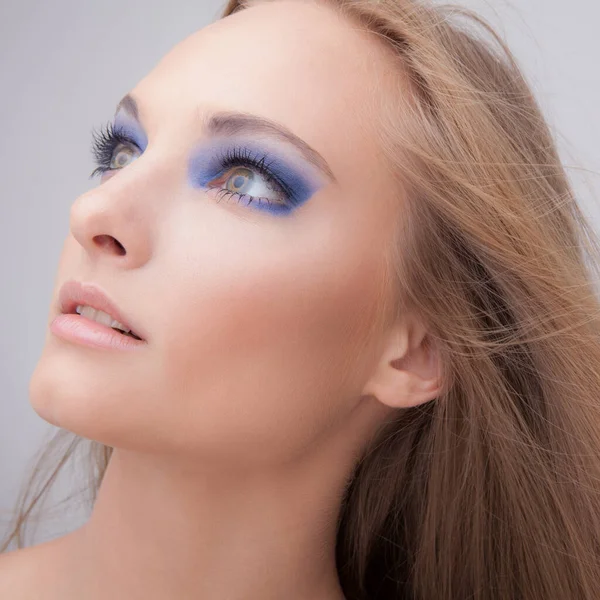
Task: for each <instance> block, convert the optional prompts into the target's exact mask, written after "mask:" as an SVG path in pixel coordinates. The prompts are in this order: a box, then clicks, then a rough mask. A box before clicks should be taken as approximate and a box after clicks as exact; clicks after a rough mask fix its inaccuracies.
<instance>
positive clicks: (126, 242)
mask: <svg viewBox="0 0 600 600" xmlns="http://www.w3.org/2000/svg"><path fill="white" fill-rule="evenodd" d="M117 175H118V177H117ZM126 175H127V174H125V173H118V174H112V175H108V176H107V175H105V176H104V180H103V181H102V183H101V184H99V185H98V186H97V187H96V188H94V189H92V190H90V191H88V192H86V193H84V194H82V195H81V196H79V197H78V198H77V199H76V200H75V202H74V203H73V205H72V206H71V211H70V217H69V224H70V230H71V233H72V235H73V237H74V238H75V239H76V240H77V241H78V242H79V244H80V245H81V246H82V248H83V249H84V250H85V251H86V252H87V254H88V255H89V256H90V258H91V259H92V260H95V261H100V260H111V261H113V262H114V261H116V262H118V263H119V265H120V266H121V267H122V268H128V269H133V268H138V267H140V266H142V265H143V264H144V263H146V262H147V261H148V260H149V258H150V256H151V252H152V223H151V212H152V211H151V210H150V207H149V206H148V204H149V203H150V202H148V203H146V205H145V206H144V202H143V200H144V197H145V195H144V190H143V189H140V185H139V179H138V180H137V182H138V183H137V184H136V183H135V178H134V177H130V178H128V177H126Z"/></svg>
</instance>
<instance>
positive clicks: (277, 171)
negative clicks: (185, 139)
mask: <svg viewBox="0 0 600 600" xmlns="http://www.w3.org/2000/svg"><path fill="white" fill-rule="evenodd" d="M233 149H236V150H241V151H242V153H248V154H250V155H251V156H252V157H253V158H255V159H256V160H261V159H262V158H263V157H264V166H265V167H267V170H268V171H269V172H270V173H271V174H272V175H273V176H274V178H275V180H279V181H280V182H281V183H282V184H283V186H282V187H284V189H285V191H286V192H287V194H288V196H289V199H288V200H287V202H286V205H281V204H275V203H273V204H268V203H266V202H264V201H262V202H261V203H260V204H259V203H258V202H254V201H253V202H252V204H251V206H252V207H255V208H257V209H259V210H266V211H269V212H273V213H277V214H282V213H290V212H291V211H293V210H294V209H296V208H298V207H299V206H300V205H302V204H304V202H306V201H307V200H308V199H309V198H310V197H311V196H313V194H314V193H315V192H317V191H318V190H319V188H320V187H321V186H322V181H321V180H320V178H318V177H317V176H316V175H315V174H313V173H312V172H311V169H309V168H308V167H302V166H301V165H300V164H298V165H297V166H296V165H294V162H297V161H293V160H291V159H284V158H281V157H280V156H278V155H277V153H276V152H274V151H273V149H272V147H269V145H267V144H261V143H260V142H257V141H256V140H248V139H244V140H240V139H237V138H224V139H219V140H212V141H209V142H207V143H205V144H202V145H201V146H200V147H199V148H197V149H196V150H195V151H194V152H193V153H192V156H191V157H190V161H189V170H188V178H189V179H188V180H189V183H190V185H191V186H192V187H205V186H207V184H208V183H210V182H211V181H212V180H214V179H216V178H217V177H218V176H219V175H221V173H223V171H224V166H223V159H224V156H226V154H227V152H228V150H233ZM248 168H251V169H252V168H253V169H255V168H256V167H253V166H252V165H248Z"/></svg>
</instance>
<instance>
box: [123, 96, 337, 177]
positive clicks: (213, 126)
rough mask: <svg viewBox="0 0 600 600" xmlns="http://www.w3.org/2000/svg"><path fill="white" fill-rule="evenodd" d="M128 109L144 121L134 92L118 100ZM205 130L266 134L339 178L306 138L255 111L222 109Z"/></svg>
mask: <svg viewBox="0 0 600 600" xmlns="http://www.w3.org/2000/svg"><path fill="white" fill-rule="evenodd" d="M121 109H124V110H126V111H127V112H128V113H129V114H130V115H131V116H132V117H133V118H134V119H135V120H136V121H138V122H139V121H140V117H139V109H138V104H137V102H136V100H135V98H134V97H133V96H132V95H131V94H126V95H125V96H124V97H123V99H122V100H121V101H120V102H119V103H118V104H117V109H116V110H115V115H116V114H117V113H118V112H119V110H121ZM202 121H203V124H204V129H205V131H206V132H207V133H208V134H209V135H212V136H218V135H222V136H226V137H228V136H234V135H236V134H238V133H254V134H266V135H270V136H272V137H275V138H278V139H280V140H282V141H284V142H287V143H289V144H292V145H293V146H295V147H296V149H297V150H298V151H299V152H300V154H302V156H303V157H304V158H305V160H307V161H308V162H309V163H311V164H312V165H314V166H315V167H317V168H318V169H319V170H321V171H322V172H323V173H324V174H325V175H326V176H327V178H328V179H330V180H331V181H337V180H336V178H335V176H334V174H333V172H332V170H331V168H330V167H329V165H328V164H327V161H326V160H325V159H324V158H323V157H322V156H321V155H320V154H319V153H318V152H317V151H316V150H315V149H314V148H313V147H312V146H309V145H308V144H307V143H306V142H305V141H304V140H303V139H302V138H299V137H298V136H297V135H296V134H294V133H292V132H291V131H290V130H289V129H288V128H287V127H285V126H283V125H281V124H280V123H276V122H275V121H271V120H269V119H266V118H265V117H260V116H258V115H254V114H252V113H247V112H238V111H219V112H215V113H212V114H210V115H207V116H206V117H205V118H203V119H202Z"/></svg>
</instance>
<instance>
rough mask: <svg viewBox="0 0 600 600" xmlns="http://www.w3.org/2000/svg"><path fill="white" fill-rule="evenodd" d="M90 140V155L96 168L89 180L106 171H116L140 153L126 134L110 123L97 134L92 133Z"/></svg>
mask: <svg viewBox="0 0 600 600" xmlns="http://www.w3.org/2000/svg"><path fill="white" fill-rule="evenodd" d="M92 138H93V139H92V154H93V155H94V162H95V163H96V165H97V167H96V169H94V171H93V172H92V174H91V175H90V178H92V177H94V176H95V175H97V174H102V173H105V172H107V171H118V170H119V169H122V168H123V167H126V166H127V165H128V164H129V162H131V161H132V160H135V159H136V158H138V156H139V154H140V153H141V150H139V148H138V146H137V144H136V143H135V141H134V140H132V139H131V138H130V137H129V135H128V134H127V132H126V131H123V130H121V129H120V128H119V127H116V126H114V125H113V124H112V123H107V124H106V125H105V126H104V127H103V128H101V130H100V131H99V132H96V131H95V130H94V131H92Z"/></svg>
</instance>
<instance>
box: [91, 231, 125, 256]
mask: <svg viewBox="0 0 600 600" xmlns="http://www.w3.org/2000/svg"><path fill="white" fill-rule="evenodd" d="M94 241H95V242H96V244H98V246H100V247H101V248H110V247H116V249H117V252H118V253H119V254H121V255H123V254H125V248H124V247H123V244H121V242H119V240H117V239H116V238H114V237H112V235H97V236H96V237H95V238H94Z"/></svg>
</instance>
